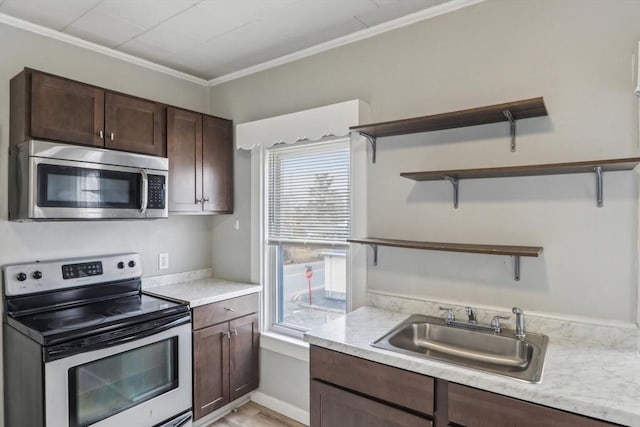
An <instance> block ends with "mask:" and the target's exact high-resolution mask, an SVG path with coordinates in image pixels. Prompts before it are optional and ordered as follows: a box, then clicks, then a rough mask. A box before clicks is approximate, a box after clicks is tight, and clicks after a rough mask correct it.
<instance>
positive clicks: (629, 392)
mask: <svg viewBox="0 0 640 427" xmlns="http://www.w3.org/2000/svg"><path fill="white" fill-rule="evenodd" d="M407 317H409V315H408V314H406V313H398V312H393V311H387V310H383V309H379V308H373V307H362V308H359V309H357V310H355V311H353V312H351V313H349V314H347V315H345V316H344V317H341V318H339V319H336V320H333V321H331V322H329V323H327V324H325V325H324V326H321V327H319V328H317V329H314V330H313V331H310V332H307V333H306V334H305V341H307V342H308V343H310V344H313V345H317V346H320V347H324V348H328V349H331V350H335V351H339V352H342V353H346V354H350V355H353V356H357V357H361V358H364V359H368V360H371V361H374V362H379V363H384V364H386V365H391V366H395V367H398V368H401V369H405V370H408V371H413V372H417V373H420V374H425V375H429V376H433V377H437V378H441V379H444V380H447V381H451V382H455V383H459V384H463V385H467V386H470V387H476V388H479V389H483V390H486V391H490V392H494V393H499V394H502V395H505V396H510V397H514V398H517V399H522V400H526V401H529V402H533V403H538V404H541V405H545V406H549V407H553V408H557V409H561V410H565V411H569V412H574V413H578V414H583V415H586V416H590V417H593V418H597V419H601V420H606V421H610V422H614V423H619V424H623V425H629V426H638V427H640V355H639V354H638V352H637V351H635V350H617V349H612V348H611V347H606V346H602V345H597V344H585V343H581V342H576V341H568V340H559V339H557V338H553V337H550V338H549V345H548V347H547V352H546V357H545V363H544V370H543V374H542V382H541V383H540V384H529V383H525V382H521V381H518V380H514V379H510V378H507V377H503V376H499V375H495V374H488V373H484V372H480V371H475V370H471V369H467V368H462V367H459V366H456V365H452V364H447V363H443V362H438V361H430V360H424V359H420V358H417V357H412V356H408V355H403V354H400V353H394V352H391V351H387V350H382V349H377V348H374V347H371V346H370V345H369V344H370V343H371V342H373V341H375V340H376V339H378V338H380V337H381V336H383V335H384V334H386V333H387V332H389V331H390V330H391V329H392V328H393V327H394V326H396V325H397V324H398V323H400V322H401V321H403V320H404V319H406V318H407Z"/></svg>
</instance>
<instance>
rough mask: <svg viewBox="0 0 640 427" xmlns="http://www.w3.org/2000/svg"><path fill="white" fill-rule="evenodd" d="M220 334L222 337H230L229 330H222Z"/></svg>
mask: <svg viewBox="0 0 640 427" xmlns="http://www.w3.org/2000/svg"><path fill="white" fill-rule="evenodd" d="M222 336H223V337H227V338H229V339H231V334H230V333H229V331H225V332H223V333H222Z"/></svg>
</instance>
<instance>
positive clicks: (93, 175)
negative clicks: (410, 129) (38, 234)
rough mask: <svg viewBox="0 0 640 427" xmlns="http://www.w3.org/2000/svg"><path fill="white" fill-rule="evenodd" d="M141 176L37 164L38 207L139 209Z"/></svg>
mask: <svg viewBox="0 0 640 427" xmlns="http://www.w3.org/2000/svg"><path fill="white" fill-rule="evenodd" d="M139 188H140V174H138V173H133V172H120V171H110V170H101V169H88V168H77V167H70V166H58V165H50V164H40V165H38V206H41V207H63V208H120V209H138V208H139V207H140V192H139Z"/></svg>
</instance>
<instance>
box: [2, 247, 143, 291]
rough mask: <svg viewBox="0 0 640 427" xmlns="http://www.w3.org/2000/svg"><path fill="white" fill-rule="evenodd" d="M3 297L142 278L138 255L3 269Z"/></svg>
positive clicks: (29, 263) (97, 257) (52, 261)
mask: <svg viewBox="0 0 640 427" xmlns="http://www.w3.org/2000/svg"><path fill="white" fill-rule="evenodd" d="M2 273H3V276H4V294H5V295H6V296H15V295H26V294H33V293H38V292H46V291H54V290H59V289H65V288H72V287H77V286H84V285H91V284H94V283H105V282H112V281H116V280H126V279H135V278H139V277H141V276H142V263H141V257H140V254H136V253H128V254H117V255H102V256H96V257H84V258H75V259H61V260H50V261H36V262H28V263H21V264H10V265H5V266H3V267H2Z"/></svg>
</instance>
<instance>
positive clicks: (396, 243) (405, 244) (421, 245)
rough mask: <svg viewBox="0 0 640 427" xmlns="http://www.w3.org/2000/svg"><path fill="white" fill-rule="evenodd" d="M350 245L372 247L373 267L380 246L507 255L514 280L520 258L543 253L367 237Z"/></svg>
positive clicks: (529, 248) (539, 250) (539, 249)
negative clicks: (511, 265)
mask: <svg viewBox="0 0 640 427" xmlns="http://www.w3.org/2000/svg"><path fill="white" fill-rule="evenodd" d="M347 241H348V242H350V243H361V244H366V245H370V246H371V248H372V249H373V265H374V266H375V265H378V246H390V247H395V248H408V249H422V250H430V251H447V252H466V253H473V254H489V255H506V256H512V257H514V278H515V280H520V257H522V256H526V257H538V256H540V254H541V253H542V250H543V249H542V247H540V246H505V245H477V244H471V243H442V242H416V241H411V240H395V239H379V238H376V237H365V238H362V239H347Z"/></svg>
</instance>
